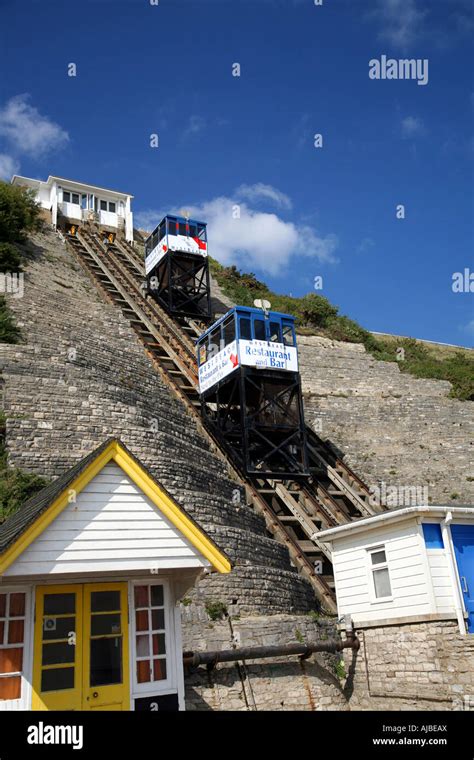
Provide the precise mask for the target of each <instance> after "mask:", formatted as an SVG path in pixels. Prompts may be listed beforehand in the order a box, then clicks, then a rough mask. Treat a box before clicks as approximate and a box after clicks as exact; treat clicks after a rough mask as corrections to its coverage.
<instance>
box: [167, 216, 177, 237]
mask: <svg viewBox="0 0 474 760" xmlns="http://www.w3.org/2000/svg"><path fill="white" fill-rule="evenodd" d="M168 235H176V219H168Z"/></svg>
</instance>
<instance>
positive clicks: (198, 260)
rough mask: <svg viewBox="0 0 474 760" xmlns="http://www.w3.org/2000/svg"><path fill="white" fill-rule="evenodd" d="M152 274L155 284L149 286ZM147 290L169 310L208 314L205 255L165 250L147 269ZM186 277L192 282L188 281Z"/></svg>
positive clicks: (208, 316) (207, 316) (180, 312)
mask: <svg viewBox="0 0 474 760" xmlns="http://www.w3.org/2000/svg"><path fill="white" fill-rule="evenodd" d="M152 277H156V278H157V280H158V288H152V287H151V286H150V280H151V278H152ZM147 281H148V292H149V293H150V295H151V296H152V297H153V298H155V299H156V300H157V301H158V302H159V303H160V304H161V305H162V306H163V307H164V308H165V309H166V310H167V311H168V312H169V313H170V314H172V315H176V316H180V315H183V316H188V317H199V318H200V319H202V320H204V321H207V320H209V319H210V318H211V286H210V278H209V259H208V257H207V256H200V255H197V254H192V253H183V252H179V251H178V252H176V251H168V252H167V253H166V254H165V256H164V257H163V258H162V260H161V261H160V262H159V264H158V265H157V267H155V269H153V271H152V272H150V273H149V275H148V278H147ZM190 281H191V282H192V284H189V283H190Z"/></svg>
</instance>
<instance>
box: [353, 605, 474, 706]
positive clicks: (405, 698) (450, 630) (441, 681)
mask: <svg viewBox="0 0 474 760" xmlns="http://www.w3.org/2000/svg"><path fill="white" fill-rule="evenodd" d="M357 635H358V637H359V639H360V642H361V647H360V650H359V652H358V653H357V654H354V655H353V653H352V652H351V651H350V650H344V660H345V665H346V673H348V674H349V675H348V678H347V681H346V684H345V693H346V696H347V698H348V699H349V704H350V709H351V710H428V711H432V710H463V709H464V710H468V709H469V710H474V636H472V635H469V634H468V635H464V636H462V635H461V634H460V633H459V628H458V624H457V621H456V620H431V621H428V620H427V621H423V620H420V622H418V623H405V624H403V623H402V624H399V625H380V626H374V627H370V628H364V629H358V630H357Z"/></svg>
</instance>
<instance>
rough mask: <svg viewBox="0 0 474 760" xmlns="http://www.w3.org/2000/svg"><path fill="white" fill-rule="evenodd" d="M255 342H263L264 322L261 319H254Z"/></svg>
mask: <svg viewBox="0 0 474 760" xmlns="http://www.w3.org/2000/svg"><path fill="white" fill-rule="evenodd" d="M253 329H254V333H255V340H265V322H264V321H263V319H255V320H254V323H253Z"/></svg>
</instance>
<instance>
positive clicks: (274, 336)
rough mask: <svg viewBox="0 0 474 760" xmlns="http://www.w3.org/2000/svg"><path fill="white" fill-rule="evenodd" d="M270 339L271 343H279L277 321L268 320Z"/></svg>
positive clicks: (278, 325)
mask: <svg viewBox="0 0 474 760" xmlns="http://www.w3.org/2000/svg"><path fill="white" fill-rule="evenodd" d="M270 340H271V341H272V342H273V343H281V331H280V323H279V322H270Z"/></svg>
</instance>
